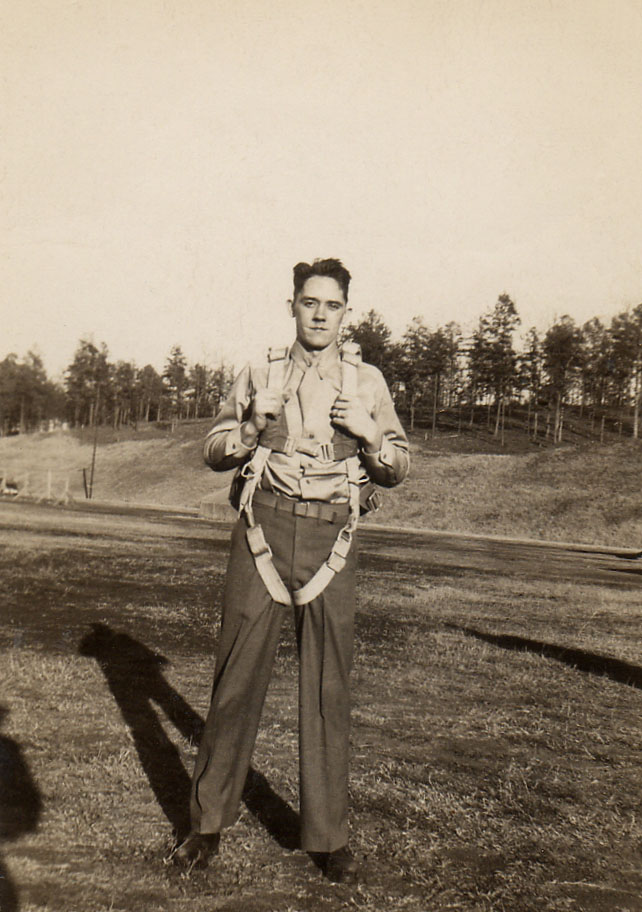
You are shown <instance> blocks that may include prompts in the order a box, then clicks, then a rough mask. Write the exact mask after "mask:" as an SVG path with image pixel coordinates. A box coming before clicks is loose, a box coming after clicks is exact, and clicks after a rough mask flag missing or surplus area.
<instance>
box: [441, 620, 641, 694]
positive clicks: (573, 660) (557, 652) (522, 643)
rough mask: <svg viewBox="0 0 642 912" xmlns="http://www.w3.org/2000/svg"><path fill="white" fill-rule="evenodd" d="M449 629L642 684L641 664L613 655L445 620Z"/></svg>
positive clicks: (579, 669)
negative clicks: (485, 630) (615, 657)
mask: <svg viewBox="0 0 642 912" xmlns="http://www.w3.org/2000/svg"><path fill="white" fill-rule="evenodd" d="M445 626H446V627H449V628H451V629H452V630H459V631H460V632H461V633H464V634H466V636H471V637H475V639H477V640H482V641H483V642H484V643H491V644H492V645H493V646H500V647H501V648H502V649H510V650H516V651H518V652H533V653H535V654H536V655H541V656H546V658H549V659H555V660H556V661H558V662H563V663H564V664H565V665H570V666H571V668H575V669H577V671H583V672H585V673H587V674H595V675H600V676H603V677H607V678H610V679H611V680H612V681H617V682H618V683H619V684H628V685H629V687H637V688H642V668H640V666H639V665H632V664H631V663H630V662H624V661H622V659H613V658H611V657H610V656H603V655H599V654H598V653H595V652H587V651H586V650H584V649H574V648H572V647H566V646H557V645H556V644H555V643H543V642H541V641H540V640H531V639H528V638H527V637H521V636H513V635H510V634H497V633H484V632H483V631H481V630H475V629H474V628H473V627H462V626H460V625H459V624H446V625H445Z"/></svg>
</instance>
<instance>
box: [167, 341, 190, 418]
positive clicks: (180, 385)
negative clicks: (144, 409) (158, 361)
mask: <svg viewBox="0 0 642 912" xmlns="http://www.w3.org/2000/svg"><path fill="white" fill-rule="evenodd" d="M163 380H165V381H166V383H167V387H168V390H169V396H170V404H171V406H170V407H171V413H172V415H173V416H175V417H176V418H178V419H179V420H180V419H181V418H182V417H183V400H184V397H185V391H186V389H187V359H186V358H185V355H184V354H183V351H182V349H181V347H180V345H174V346H173V347H172V349H171V351H170V353H169V357H168V359H167V361H166V362H165V370H164V371H163Z"/></svg>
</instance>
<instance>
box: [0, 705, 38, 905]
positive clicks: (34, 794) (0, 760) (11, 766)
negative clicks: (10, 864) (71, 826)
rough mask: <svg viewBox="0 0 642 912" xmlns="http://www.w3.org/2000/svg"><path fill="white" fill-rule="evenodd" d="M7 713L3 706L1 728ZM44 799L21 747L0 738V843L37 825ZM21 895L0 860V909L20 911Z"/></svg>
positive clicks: (0, 710) (16, 836)
mask: <svg viewBox="0 0 642 912" xmlns="http://www.w3.org/2000/svg"><path fill="white" fill-rule="evenodd" d="M6 715H7V710H6V709H5V708H4V707H3V706H0V725H1V724H2V721H3V720H4V718H5V716H6ZM41 810H42V799H41V797H40V792H39V790H38V787H37V785H36V783H35V782H34V780H33V778H32V776H31V773H30V771H29V767H28V766H27V763H26V761H25V759H24V757H23V755H22V750H21V749H20V745H19V744H17V743H16V742H15V741H14V740H13V739H12V738H8V737H6V736H5V735H0V841H5V840H7V841H8V840H11V839H17V838H18V837H20V836H23V835H25V834H26V833H31V832H33V830H35V829H36V827H37V825H38V819H39V818H40V812H41ZM18 907H19V906H18V893H17V891H16V888H15V886H14V884H13V883H12V881H11V878H10V877H9V872H8V871H7V869H6V867H5V865H4V863H3V861H2V858H0V909H1V910H2V912H17V909H18Z"/></svg>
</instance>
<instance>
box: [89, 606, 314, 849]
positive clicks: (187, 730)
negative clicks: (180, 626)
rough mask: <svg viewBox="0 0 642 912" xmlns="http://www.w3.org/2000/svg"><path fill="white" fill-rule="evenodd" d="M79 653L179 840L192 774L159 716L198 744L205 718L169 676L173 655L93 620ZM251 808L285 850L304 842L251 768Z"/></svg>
mask: <svg viewBox="0 0 642 912" xmlns="http://www.w3.org/2000/svg"><path fill="white" fill-rule="evenodd" d="M79 653H80V655H83V656H88V657H91V658H94V659H96V661H97V662H98V664H99V665H100V667H101V669H102V672H103V674H104V675H105V678H106V680H107V685H108V687H109V689H110V691H111V692H112V694H113V696H114V699H115V700H116V703H117V704H118V708H119V709H120V711H121V713H122V716H123V719H124V720H125V722H126V723H127V725H128V726H129V729H130V731H131V733H132V737H133V739H134V745H135V747H136V751H137V753H138V756H139V759H140V762H141V766H142V768H143V770H144V772H145V775H146V776H147V779H148V780H149V784H150V785H151V787H152V790H153V792H154V794H155V795H156V798H157V800H158V803H159V805H160V806H161V808H162V810H163V812H164V814H165V816H166V817H167V819H168V820H169V822H170V824H171V825H172V828H173V830H174V833H175V836H176V839H177V840H179V841H180V840H182V839H183V838H184V837H185V836H186V835H187V833H188V831H189V823H190V821H189V798H190V784H191V783H190V777H189V776H188V774H187V772H186V770H185V767H184V766H183V763H182V760H181V757H180V753H179V751H178V749H177V748H176V747H175V745H174V744H172V742H171V741H170V739H169V738H168V736H167V735H166V733H165V731H164V729H163V727H162V725H161V723H160V719H159V717H158V714H157V711H156V708H155V706H154V704H156V706H157V707H158V708H159V709H161V710H162V711H163V712H164V713H165V715H166V716H167V718H168V719H169V721H170V722H171V723H172V725H174V727H175V728H176V729H177V731H178V732H180V734H181V735H182V736H183V737H184V738H187V739H188V741H191V742H195V743H198V741H199V740H200V737H201V734H202V732H203V726H204V722H203V719H202V718H201V717H200V716H199V715H198V713H196V712H195V711H194V710H193V709H192V707H191V706H190V705H189V704H188V703H187V702H186V701H185V700H184V699H183V697H182V696H181V695H180V694H179V693H178V692H177V691H176V690H174V688H173V687H172V686H171V685H170V684H169V683H168V682H167V681H166V680H165V678H164V676H163V668H165V666H166V665H168V664H169V661H168V659H166V658H165V656H163V655H161V654H160V653H158V652H154V651H152V650H151V649H149V648H148V647H147V646H145V645H143V644H142V643H140V642H139V641H138V640H135V639H134V638H133V637H130V636H129V635H128V634H126V633H118V632H116V631H114V630H112V629H111V628H110V627H109V626H108V625H107V624H92V627H91V631H90V632H89V633H87V634H86V635H85V636H84V637H83V639H82V641H81V643H80V647H79ZM243 801H244V802H245V805H246V807H247V808H248V810H249V811H250V813H252V814H253V815H254V816H255V817H256V818H257V819H258V820H259V821H260V822H261V823H262V824H263V826H265V828H266V829H267V830H268V832H269V833H270V835H271V836H272V837H273V838H274V839H275V840H276V841H277V842H278V843H279V845H281V846H282V847H283V848H286V849H296V848H298V846H299V815H298V814H297V813H296V812H295V811H294V810H293V809H292V808H291V807H290V805H289V804H287V802H285V801H284V800H283V798H281V797H280V796H279V795H277V794H276V792H275V791H274V790H273V789H272V787H271V786H270V784H269V782H268V781H267V779H266V778H265V776H263V774H262V773H259V772H258V771H257V770H255V769H253V768H250V770H249V772H248V776H247V779H246V782H245V787H244V790H243Z"/></svg>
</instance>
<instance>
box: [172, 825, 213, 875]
mask: <svg viewBox="0 0 642 912" xmlns="http://www.w3.org/2000/svg"><path fill="white" fill-rule="evenodd" d="M220 841H221V834H220V833H190V834H189V836H188V837H187V839H186V840H185V842H182V843H181V844H180V845H179V847H178V848H177V849H176V851H175V852H174V854H173V855H172V861H173V862H174V864H177V865H180V867H182V868H189V869H190V871H191V870H192V868H206V867H207V865H208V864H209V861H210V859H211V858H212V856H213V855H218V846H219V842H220Z"/></svg>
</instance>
